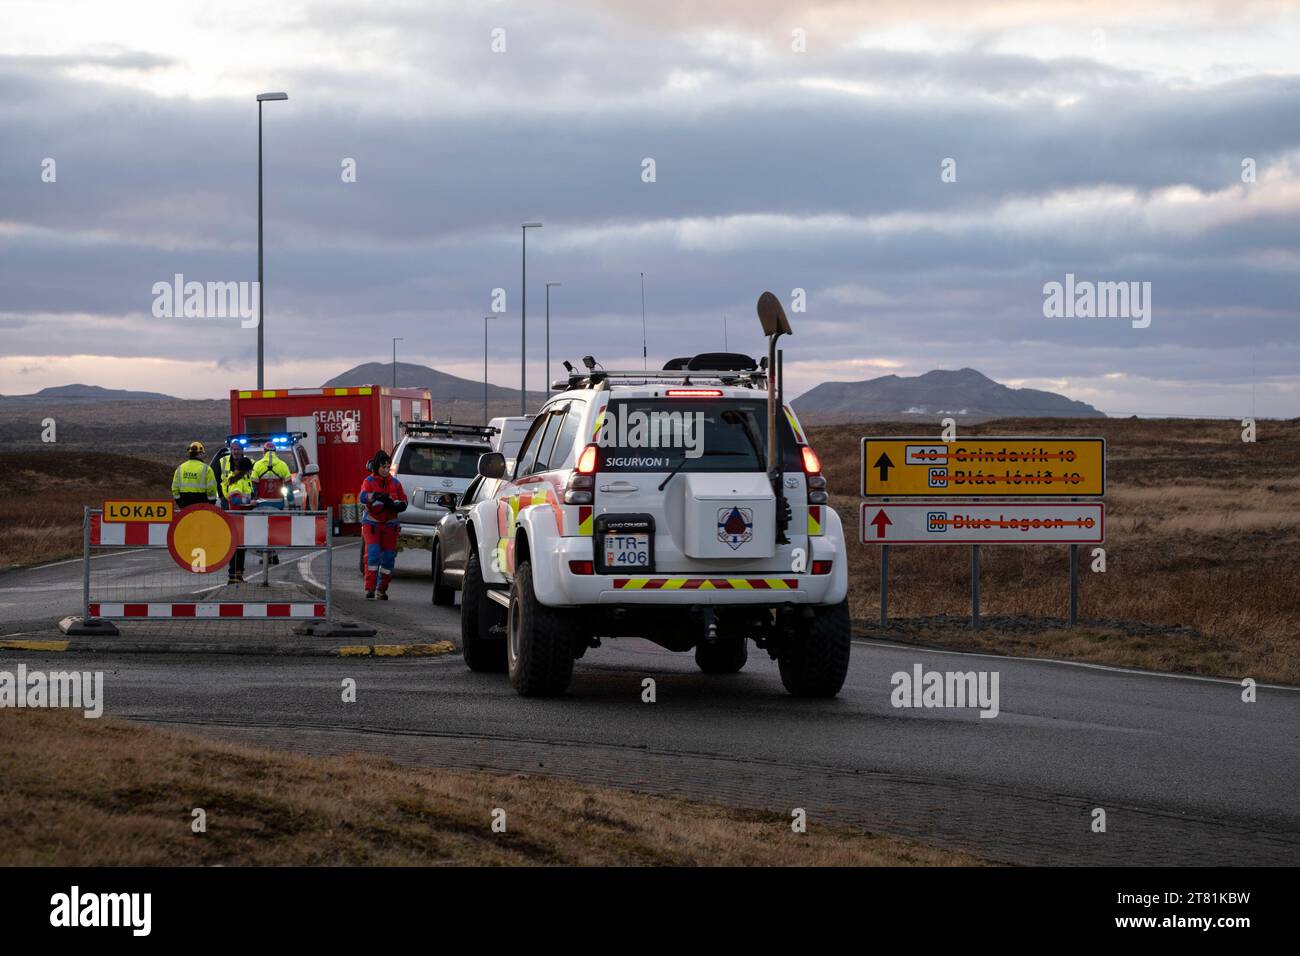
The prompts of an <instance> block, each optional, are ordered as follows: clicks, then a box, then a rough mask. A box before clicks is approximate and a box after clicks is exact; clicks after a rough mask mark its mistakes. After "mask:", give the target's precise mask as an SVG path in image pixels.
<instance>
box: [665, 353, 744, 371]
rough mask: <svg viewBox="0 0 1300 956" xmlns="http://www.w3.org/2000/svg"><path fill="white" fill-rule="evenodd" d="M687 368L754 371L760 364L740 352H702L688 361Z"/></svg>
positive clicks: (694, 369)
mask: <svg viewBox="0 0 1300 956" xmlns="http://www.w3.org/2000/svg"><path fill="white" fill-rule="evenodd" d="M674 361H680V360H679V359H674ZM686 368H687V369H688V370H690V371H692V372H695V371H707V372H752V371H753V370H754V369H756V368H758V366H757V365H755V364H754V360H753V359H752V358H750V357H749V356H748V355H742V354H741V353H740V352H701V353H700V354H699V355H697V356H695V357H694V358H693V359H691V360H690V362H688V363H687V365H686Z"/></svg>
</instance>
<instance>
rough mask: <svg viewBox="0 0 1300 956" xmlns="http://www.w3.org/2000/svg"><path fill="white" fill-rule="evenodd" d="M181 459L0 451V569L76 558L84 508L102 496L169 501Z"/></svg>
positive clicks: (104, 454)
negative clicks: (167, 461) (169, 461)
mask: <svg viewBox="0 0 1300 956" xmlns="http://www.w3.org/2000/svg"><path fill="white" fill-rule="evenodd" d="M180 461H181V459H180V457H177V459H176V462H175V464H170V465H169V464H164V463H162V462H159V461H155V460H152V459H146V458H129V457H126V456H123V455H113V454H107V453H104V452H93V451H90V452H73V451H63V450H55V449H53V448H48V449H45V450H41V451H27V452H3V453H0V527H3V528H4V529H5V531H4V534H3V535H0V567H7V566H15V565H31V564H40V563H41V562H43V561H55V560H58V559H59V558H68V557H80V555H81V523H82V508H83V507H85V506H86V505H93V506H95V507H98V506H100V505H102V504H103V502H104V499H106V498H154V499H161V500H170V499H171V484H172V471H173V470H174V469H175V465H176V464H180Z"/></svg>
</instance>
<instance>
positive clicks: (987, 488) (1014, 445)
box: [858, 436, 1106, 628]
mask: <svg viewBox="0 0 1300 956" xmlns="http://www.w3.org/2000/svg"><path fill="white" fill-rule="evenodd" d="M860 491H861V494H862V496H863V498H875V499H879V500H878V501H876V502H870V501H864V502H862V506H861V509H862V510H861V514H860V515H859V520H858V530H859V535H860V537H861V541H862V543H863V544H874V545H879V546H880V624H881V626H882V627H884V626H885V625H886V624H887V623H888V619H889V546H890V545H891V544H969V545H970V546H971V556H970V568H971V614H970V619H971V627H972V628H978V627H979V626H980V561H981V553H980V547H981V545H983V544H1068V545H1069V546H1070V626H1071V627H1073V626H1075V625H1076V624H1077V623H1078V619H1079V545H1080V544H1100V543H1102V542H1103V541H1104V540H1105V506H1104V505H1103V504H1102V503H1101V502H1100V501H1084V500H1080V499H1081V498H1100V497H1102V496H1104V495H1105V493H1106V440H1105V439H1104V438H1010V437H1002V436H986V437H978V438H963V439H952V440H951V441H945V440H943V439H935V438H929V437H911V438H908V437H903V438H897V437H892V436H882V437H877V438H873V437H864V438H863V439H862V447H861V482H860ZM1066 498H1068V499H1069V501H1068V502H1065V501H1056V500H1052V499H1066ZM899 499H904V500H902V501H900V500H899ZM908 499H924V500H908ZM958 499H960V500H958ZM989 499H997V500H996V501H990V500H989ZM1008 499H1032V500H1029V501H1026V500H1008Z"/></svg>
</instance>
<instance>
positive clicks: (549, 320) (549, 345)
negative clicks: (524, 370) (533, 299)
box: [542, 282, 559, 391]
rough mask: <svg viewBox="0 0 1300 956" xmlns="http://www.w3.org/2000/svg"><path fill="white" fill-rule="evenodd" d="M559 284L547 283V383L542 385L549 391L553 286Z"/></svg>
mask: <svg viewBox="0 0 1300 956" xmlns="http://www.w3.org/2000/svg"><path fill="white" fill-rule="evenodd" d="M553 285H559V283H558V282H548V283H546V381H545V382H543V383H542V384H543V385H544V386H546V389H547V390H548V391H549V390H550V388H551V286H553Z"/></svg>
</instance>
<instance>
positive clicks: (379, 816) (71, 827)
mask: <svg viewBox="0 0 1300 956" xmlns="http://www.w3.org/2000/svg"><path fill="white" fill-rule="evenodd" d="M0 803H2V804H3V806H4V808H5V810H4V813H3V814H0V865H8V866H30V865H41V866H104V865H114V866H158V865H171V866H175V865H183V864H191V865H213V864H224V865H227V866H233V865H262V866H279V865H285V866H288V865H390V866H392V865H396V866H405V865H427V864H444V865H446V864H450V865H473V866H496V865H667V866H771V865H776V866H904V865H907V866H910V865H919V866H938V865H944V866H954V865H979V864H980V862H981V861H979V860H977V859H975V858H972V857H969V856H965V855H963V854H960V853H953V852H950V851H946V850H938V849H932V848H929V847H926V846H923V845H920V844H917V843H914V842H911V841H907V840H901V839H896V838H893V837H885V836H878V835H874V834H869V833H863V832H861V831H858V830H853V829H848V828H839V827H828V826H823V825H820V824H818V823H817V822H816V820H815V818H814V820H812V821H810V823H809V828H808V830H809V832H808V833H806V834H796V833H793V832H791V829H790V825H789V818H788V817H787V816H785V815H784V814H781V813H760V812H746V811H738V810H733V809H726V808H722V807H713V806H706V805H700V804H692V803H687V802H685V801H680V800H671V799H665V798H660V797H649V796H641V795H638V794H633V793H627V792H623V791H618V790H604V789H597V788H593V787H585V786H579V785H576V784H570V783H566V782H563V781H558V780H551V779H546V778H540V777H532V776H524V775H514V776H504V775H493V774H486V773H465V772H453V771H446V770H425V769H412V768H407V767H403V766H400V765H398V764H395V763H392V762H389V761H386V760H379V759H375V758H370V757H361V756H352V757H330V758H315V757H306V756H299V755H291V754H282V753H277V752H273V751H268V750H260V749H254V748H250V747H245V746H238V745H232V744H224V743H217V742H213V741H209V740H206V739H201V738H194V737H188V736H185V735H181V734H175V733H171V732H167V731H159V730H155V729H152V728H147V727H141V726H138V725H132V724H128V723H124V722H117V721H113V720H111V719H107V718H106V719H101V720H86V719H85V718H83V717H81V716H80V714H79V713H69V712H58V711H15V710H3V711H0ZM196 807H201V808H203V809H204V810H205V811H206V812H207V832H206V833H204V834H195V833H193V832H191V821H192V810H193V809H194V808H196ZM497 807H500V808H502V809H504V810H505V811H506V823H507V832H506V833H493V832H492V829H491V819H492V812H493V810H494V808H497Z"/></svg>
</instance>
